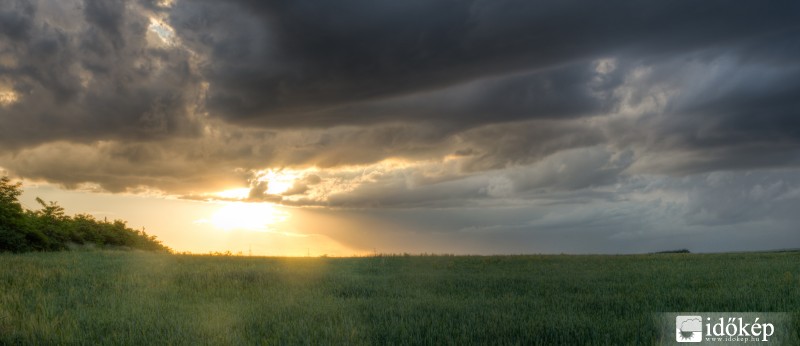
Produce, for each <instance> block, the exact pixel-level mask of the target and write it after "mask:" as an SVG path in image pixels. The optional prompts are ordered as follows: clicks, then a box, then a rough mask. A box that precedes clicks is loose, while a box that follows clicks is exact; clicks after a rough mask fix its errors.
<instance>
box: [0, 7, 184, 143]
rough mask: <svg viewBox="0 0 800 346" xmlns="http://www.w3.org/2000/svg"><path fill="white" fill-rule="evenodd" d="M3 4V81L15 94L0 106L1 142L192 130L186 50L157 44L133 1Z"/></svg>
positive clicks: (140, 136)
mask: <svg viewBox="0 0 800 346" xmlns="http://www.w3.org/2000/svg"><path fill="white" fill-rule="evenodd" d="M3 3H4V5H3V10H2V13H0V16H2V17H3V18H5V17H8V18H14V20H9V21H5V20H3V21H2V25H0V47H2V48H0V58H2V59H0V61H2V64H0V72H1V74H0V87H5V89H9V90H11V92H13V94H14V95H15V97H16V100H14V101H13V102H10V104H7V105H4V106H3V107H0V125H2V126H0V142H1V143H2V144H3V146H4V148H5V149H9V148H20V147H25V146H29V145H37V144H40V143H43V142H49V141H54V140H68V141H71V140H77V141H84V142H86V141H92V140H98V139H157V138H164V137H166V136H172V135H191V134H193V133H196V132H197V130H198V128H197V124H196V121H195V120H193V117H194V116H193V115H191V114H190V113H191V112H192V110H193V109H194V108H196V107H197V102H198V99H199V97H200V94H199V92H198V85H199V82H200V79H199V76H198V75H197V74H196V73H195V72H194V71H193V68H192V67H191V65H190V62H189V53H188V52H186V51H184V50H182V49H178V48H176V47H171V46H169V45H167V44H161V45H158V44H153V42H157V40H158V38H157V37H156V36H155V35H156V34H155V33H153V32H152V31H151V30H149V26H150V19H149V18H148V16H147V15H146V13H145V12H143V10H141V8H139V7H138V6H137V4H136V3H129V2H124V1H86V2H70V1H64V2H47V1H41V2H38V3H37V4H36V5H33V4H30V3H23V2H8V1H4V2H3ZM6 3H10V5H9V6H6V5H5V4H6ZM148 35H149V37H148Z"/></svg>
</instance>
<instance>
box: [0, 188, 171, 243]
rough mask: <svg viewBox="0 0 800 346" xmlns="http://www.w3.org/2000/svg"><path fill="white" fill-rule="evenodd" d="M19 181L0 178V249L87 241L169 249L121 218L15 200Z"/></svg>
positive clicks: (19, 191) (40, 200)
mask: <svg viewBox="0 0 800 346" xmlns="http://www.w3.org/2000/svg"><path fill="white" fill-rule="evenodd" d="M21 194H22V190H21V184H20V183H16V184H13V183H11V181H10V179H9V178H8V177H5V176H4V177H2V178H0V252H5V251H10V252H26V251H60V250H68V249H69V248H70V247H74V246H80V245H88V246H99V247H123V248H131V249H141V250H151V251H170V249H169V248H168V247H166V246H164V244H162V243H161V241H159V240H157V239H156V237H155V236H152V235H148V234H147V233H145V232H144V231H138V230H134V229H131V228H129V227H128V226H127V225H126V223H125V221H122V220H114V221H113V222H109V221H106V220H102V221H100V220H97V219H95V218H94V217H93V216H91V215H88V214H78V215H75V216H69V215H66V214H65V213H64V208H62V207H61V206H59V205H58V204H57V203H56V202H49V203H46V202H45V201H43V200H42V199H41V198H36V201H37V202H38V203H39V204H40V205H41V206H42V208H41V209H39V210H27V209H25V208H23V207H22V205H21V204H20V203H19V200H18V197H19V196H20V195H21Z"/></svg>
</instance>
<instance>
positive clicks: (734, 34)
mask: <svg viewBox="0 0 800 346" xmlns="http://www.w3.org/2000/svg"><path fill="white" fill-rule="evenodd" d="M797 11H798V5H797V4H796V3H793V2H781V3H771V4H770V5H769V6H765V5H763V4H758V3H729V2H715V1H706V2H702V3H696V2H689V1H682V2H669V3H650V2H648V3H643V2H639V1H612V2H602V3H600V2H598V3H595V2H590V3H586V2H571V1H566V2H565V1H537V2H530V1H403V2H396V1H344V2H342V1H337V2H326V1H292V2H282V1H239V2H235V3H230V2H226V3H222V4H217V2H208V1H193V2H181V3H179V4H178V7H177V8H176V9H175V10H174V11H173V12H172V17H171V23H172V24H173V25H174V26H175V28H176V30H177V31H178V33H179V35H181V36H182V37H185V38H186V39H187V42H188V43H189V44H190V45H192V46H193V47H197V48H196V49H198V50H204V51H207V52H209V54H210V55H209V60H210V61H209V64H208V65H207V66H206V69H205V70H204V74H205V75H206V76H207V77H208V78H209V81H210V82H211V86H210V90H209V99H208V106H209V109H211V110H212V111H213V112H214V113H216V114H218V115H220V116H223V117H225V118H227V119H230V120H233V121H238V122H247V123H255V124H260V125H264V126H300V127H314V126H327V125H329V124H331V123H339V124H342V123H362V122H364V121H375V120H378V119H375V118H373V117H371V115H372V114H373V113H372V112H360V111H359V109H358V108H356V109H353V110H346V111H343V112H334V113H333V114H331V113H329V112H326V111H323V110H327V109H329V108H331V107H337V106H344V105H350V104H353V103H359V102H364V101H375V100H376V99H383V98H386V97H391V96H398V95H404V94H409V93H419V92H424V91H430V90H434V89H438V88H442V87H445V86H448V85H453V84H455V83H460V82H466V81H470V80H474V79H476V78H481V77H486V76H492V75H498V74H504V73H510V72H514V71H522V70H533V71H538V70H541V69H545V68H550V67H553V66H556V65H562V64H564V63H569V62H581V61H586V60H587V59H593V58H598V57H604V56H608V55H617V54H625V55H631V56H641V57H647V56H652V55H657V54H673V53H679V52H684V51H688V50H692V49H696V48H700V47H705V46H709V45H711V46H713V45H719V44H729V43H730V42H735V41H737V40H740V39H744V38H748V37H753V36H758V35H763V34H766V33H773V32H781V31H783V30H787V29H790V28H792V27H797V25H798V24H797V20H796V19H797ZM231 17H235V18H237V20H236V21H232V20H230V19H229V18H231ZM554 77H557V78H558V79H556V80H555V83H554V85H555V86H556V87H557V86H558V85H559V83H562V82H561V81H560V79H561V78H564V79H566V81H565V82H563V83H566V84H569V80H570V79H574V78H575V76H573V75H570V74H566V75H561V76H554ZM540 81H541V79H539V80H537V79H534V80H533V82H532V83H526V86H527V87H529V88H530V90H531V91H538V92H540V93H541V91H543V90H542V88H541V84H538V85H537V83H539V82H540ZM513 89H514V91H513V92H511V95H505V94H504V93H503V91H504V89H502V88H500V89H495V90H490V91H489V92H488V93H487V95H485V97H486V98H490V99H491V102H490V103H489V104H487V105H486V108H488V109H491V108H493V107H492V106H494V108H497V109H498V111H497V113H496V114H492V115H483V116H482V117H474V118H472V119H470V117H469V116H464V115H463V114H462V112H458V111H454V112H447V111H445V112H438V113H436V114H435V115H434V117H438V118H443V119H444V120H447V121H451V122H470V120H474V119H477V120H478V121H480V122H485V121H486V118H487V117H492V119H493V120H494V121H503V120H507V118H506V117H507V115H506V116H504V114H503V113H505V112H504V111H503V110H502V106H503V105H504V104H507V103H508V101H509V100H508V99H507V98H506V97H510V98H511V102H510V104H511V105H512V106H513V105H514V103H515V102H519V101H518V100H515V99H514V98H515V96H514V94H515V93H516V92H518V90H519V88H513ZM506 90H507V89H506ZM492 91H497V92H499V93H501V94H502V96H501V95H498V94H497V93H493V92H492ZM554 91H559V96H558V97H563V98H564V99H570V97H571V96H573V93H570V92H569V91H571V90H558V89H556V90H554ZM564 91H566V92H564ZM578 96H580V94H578ZM479 97H480V96H479ZM532 99H533V101H534V102H542V103H543V104H544V105H545V106H540V107H533V108H531V109H527V110H524V115H525V116H539V115H540V114H541V113H550V115H551V116H553V115H559V114H555V113H571V111H574V110H575V107H569V106H567V105H564V103H563V102H556V103H557V104H558V107H555V108H556V109H554V107H552V106H551V107H547V106H546V105H548V101H547V97H545V98H538V97H533V98H532ZM558 101H560V100H558ZM578 103H580V101H578ZM564 107H567V110H566V111H565V110H560V109H557V108H564ZM479 108H480V107H479ZM577 108H580V107H577ZM456 110H457V109H456ZM559 110H560V111H561V112H559ZM377 113H378V114H377V115H375V116H377V117H378V118H379V119H380V117H381V114H380V112H377ZM398 113H399V112H398ZM508 113H509V114H510V117H511V118H512V119H514V118H519V117H522V116H523V115H522V114H518V113H519V112H508ZM414 114H416V112H413V111H411V110H409V111H408V112H403V114H396V115H395V116H393V117H390V118H389V119H385V118H384V119H380V120H383V121H387V120H404V119H405V117H414V116H415V115H414ZM331 118H333V119H331Z"/></svg>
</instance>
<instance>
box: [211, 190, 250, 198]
mask: <svg viewBox="0 0 800 346" xmlns="http://www.w3.org/2000/svg"><path fill="white" fill-rule="evenodd" d="M249 194H250V189H248V188H246V187H242V188H238V189H230V190H225V191H220V192H217V193H215V194H214V195H216V196H217V197H222V198H229V199H245V198H247V196H248V195H249Z"/></svg>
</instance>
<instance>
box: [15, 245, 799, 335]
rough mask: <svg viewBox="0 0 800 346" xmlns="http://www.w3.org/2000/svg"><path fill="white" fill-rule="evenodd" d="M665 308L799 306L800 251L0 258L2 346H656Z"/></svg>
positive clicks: (771, 308)
mask: <svg viewBox="0 0 800 346" xmlns="http://www.w3.org/2000/svg"><path fill="white" fill-rule="evenodd" d="M662 311H759V312H781V311H782V312H791V313H793V314H794V315H795V316H797V313H798V312H800V253H796V252H795V253H752V254H709V255H698V254H690V255H686V254H658V255H635V256H497V257H459V256H455V257H453V256H410V257H405V256H396V257H386V256H383V257H371V258H247V257H211V256H185V255H167V254H154V253H145V252H125V251H96V252H59V253H27V254H14V255H12V254H0V344H30V343H37V344H97V343H102V344H128V345H150V344H186V345H198V344H215V345H216V344H254V343H260V344H348V345H350V344H380V345H384V344H437V345H438V344H474V343H488V344H549V345H552V344H574V345H578V344H580V345H584V344H600V345H607V344H608V345H623V344H639V345H641V344H658V343H659V342H660V339H661V338H662V336H661V335H660V331H659V329H658V327H657V326H656V323H655V321H654V317H653V315H654V313H655V312H662ZM793 323H794V324H795V328H794V329H795V330H800V322H798V319H797V318H795V320H794V322H793Z"/></svg>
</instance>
